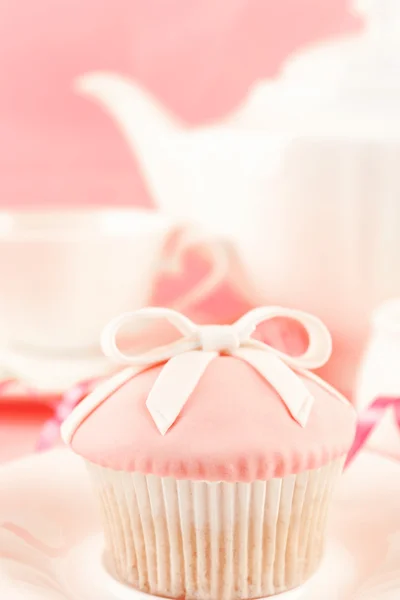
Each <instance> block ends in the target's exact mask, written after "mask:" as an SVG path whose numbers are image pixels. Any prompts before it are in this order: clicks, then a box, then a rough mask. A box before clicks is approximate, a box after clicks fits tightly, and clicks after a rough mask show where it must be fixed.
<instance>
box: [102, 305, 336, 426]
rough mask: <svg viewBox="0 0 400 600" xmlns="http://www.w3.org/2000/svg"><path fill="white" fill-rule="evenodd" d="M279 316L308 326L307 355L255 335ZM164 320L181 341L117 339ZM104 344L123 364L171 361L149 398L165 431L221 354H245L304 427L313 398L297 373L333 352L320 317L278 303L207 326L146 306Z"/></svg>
mask: <svg viewBox="0 0 400 600" xmlns="http://www.w3.org/2000/svg"><path fill="white" fill-rule="evenodd" d="M275 317H286V318H288V319H294V320H295V321H297V322H298V323H300V324H301V325H302V326H303V327H304V329H305V330H306V332H307V335H308V340H309V343H308V347H307V349H306V351H305V352H304V353H303V354H301V355H300V356H290V355H288V354H286V353H285V352H282V351H279V350H277V349H275V348H273V347H272V346H270V345H268V344H266V343H264V342H261V341H258V340H256V339H254V338H252V337H251V336H252V334H253V333H254V331H255V329H256V328H257V326H258V325H260V324H261V323H263V322H266V321H268V320H270V319H274V318H275ZM160 320H161V321H164V322H165V321H167V322H168V323H169V324H170V325H172V327H173V329H174V331H175V333H176V334H177V335H178V338H177V339H175V340H174V341H171V342H169V343H167V344H165V345H162V346H160V345H158V344H157V343H154V345H153V346H151V347H150V349H148V350H146V351H140V350H139V351H137V352H136V353H135V352H132V353H131V354H125V353H123V352H122V351H121V350H120V349H119V347H118V345H117V341H116V338H117V334H118V333H119V332H120V330H121V328H122V327H123V326H124V325H127V324H129V325H130V329H131V330H132V326H133V329H134V330H135V328H136V331H137V329H138V328H139V329H142V333H143V326H145V325H148V324H151V325H153V326H156V325H157V324H158V325H159V323H160ZM142 337H143V335H142ZM155 339H157V338H155ZM102 346H103V350H104V352H105V353H106V354H107V355H108V356H109V357H110V358H113V359H114V360H116V361H118V362H120V363H123V364H130V365H134V366H138V367H145V366H149V365H156V364H159V363H163V362H166V363H167V364H166V365H165V366H164V367H163V369H162V370H161V373H160V375H159V378H158V379H157V381H156V383H155V384H154V386H153V389H152V390H151V391H150V394H149V396H148V398H147V402H146V404H147V407H148V410H149V411H150V414H151V416H152V418H153V420H154V422H155V424H156V425H157V427H158V429H159V431H160V432H161V433H162V434H165V433H166V432H167V431H168V429H169V428H170V427H171V426H172V424H173V423H174V422H175V420H176V419H177V417H178V416H179V414H180V412H181V410H182V408H183V406H184V404H185V403H186V401H187V400H188V398H189V396H190V394H191V393H192V391H193V390H194V388H195V387H196V385H197V383H198V381H199V379H200V378H201V377H202V376H203V375H204V371H205V370H206V368H207V366H208V364H209V363H210V362H211V361H212V360H214V359H215V357H216V356H218V354H221V353H223V354H229V355H231V356H234V357H236V358H239V359H240V360H243V361H245V362H247V363H248V364H250V365H251V366H252V367H253V368H254V369H255V370H256V371H258V373H259V374H260V375H261V376H262V377H263V378H264V379H265V380H266V381H268V382H269V383H270V385H272V387H274V388H275V390H276V391H277V393H278V394H279V395H280V397H281V398H282V401H283V402H284V404H285V405H286V407H287V409H288V411H289V413H290V414H291V415H292V417H293V418H294V419H295V420H296V421H297V422H298V423H299V424H300V425H301V426H303V427H304V426H305V425H306V423H307V420H308V417H309V414H310V411H311V408H312V403H313V398H312V396H311V395H310V392H309V390H308V388H307V386H305V384H304V383H303V381H302V380H301V378H300V377H299V376H298V374H297V373H298V372H302V373H303V374H304V372H303V371H302V369H304V368H317V367H320V366H322V365H323V364H324V363H325V362H326V361H327V359H328V358H329V356H330V353H331V337H330V334H329V331H328V329H327V328H326V327H325V325H324V324H323V323H322V322H321V321H320V320H319V319H317V318H316V317H314V316H312V315H310V314H308V313H305V312H302V311H299V310H292V309H286V308H282V307H278V306H270V307H260V308H255V309H254V310H251V311H250V312H248V313H247V314H245V315H244V316H243V317H241V318H240V319H238V321H236V323H234V324H233V325H205V326H204V325H203V326H199V325H195V324H194V323H193V322H192V321H191V320H190V319H188V318H187V317H185V316H184V315H182V314H180V313H178V312H176V311H174V310H171V309H167V308H144V309H141V310H138V311H136V312H132V313H125V314H123V315H121V316H120V317H117V318H116V319H114V320H113V321H111V323H110V324H109V325H108V326H107V327H106V328H105V330H104V332H103V336H102ZM292 369H294V370H292ZM296 371H297V373H296ZM309 376H310V377H311V374H309Z"/></svg>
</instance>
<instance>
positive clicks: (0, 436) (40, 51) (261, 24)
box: [0, 0, 358, 461]
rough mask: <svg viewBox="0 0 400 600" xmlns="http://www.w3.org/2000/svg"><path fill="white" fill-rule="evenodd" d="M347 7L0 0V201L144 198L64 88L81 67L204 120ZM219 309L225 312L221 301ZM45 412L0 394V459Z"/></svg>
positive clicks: (209, 0)
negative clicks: (118, 74) (2, 399)
mask: <svg viewBox="0 0 400 600" xmlns="http://www.w3.org/2000/svg"><path fill="white" fill-rule="evenodd" d="M347 6H348V3H347V2H346V1H345V0H324V1H323V2H322V1H321V0H279V2H278V1H277V0H229V2H228V1H226V2H216V1H215V0H201V1H200V0H163V1H162V2H161V1H160V0H57V1H55V0H34V1H30V2H26V1H25V2H24V1H23V0H0V47H1V57H2V60H1V63H2V64H1V69H0V205H1V206H2V207H11V206H12V207H16V206H24V205H31V206H40V205H64V206H65V205H78V206H81V205H84V204H114V205H117V204H125V205H126V204H140V205H148V204H151V199H150V198H149V196H148V194H147V192H146V188H145V185H144V183H143V181H142V180H141V177H140V174H139V173H138V171H137V167H136V165H135V163H134V159H133V158H132V156H131V155H130V153H129V151H128V149H127V147H126V145H125V143H124V141H123V140H122V138H121V136H120V135H119V133H118V131H117V129H116V128H115V126H114V125H113V123H112V122H111V120H110V119H109V118H108V117H107V116H106V115H104V114H103V113H102V112H101V110H100V109H99V108H98V107H97V106H96V105H94V104H91V103H90V102H88V101H87V100H84V99H82V98H79V97H77V96H75V95H74V93H73V92H72V86H71V84H72V80H73V79H74V77H76V76H77V75H79V74H81V73H84V72H85V71H90V70H97V69H109V70H116V71H122V72H125V73H128V74H129V75H131V76H134V77H135V78H137V79H138V80H139V81H141V82H142V83H143V85H145V86H146V87H147V88H148V89H150V90H151V91H152V92H153V93H154V94H156V95H157V96H158V97H159V98H160V99H161V100H162V101H163V103H165V104H166V105H167V106H169V108H170V109H171V110H173V111H175V112H176V113H178V114H179V115H180V116H181V117H182V118H184V119H185V120H186V121H187V122H188V123H189V124H194V123H201V122H202V121H205V120H207V119H210V118H218V117H219V116H221V115H223V114H224V113H225V112H226V111H228V110H229V109H232V108H233V107H234V106H235V105H236V104H237V103H238V102H239V101H240V100H241V98H242V97H243V96H244V95H245V94H246V91H247V89H248V87H249V85H250V84H251V83H252V82H253V81H254V80H255V79H257V78H261V77H268V76H273V75H274V74H276V73H277V71H278V69H279V65H280V64H281V63H282V61H283V59H284V58H285V57H286V56H287V55H288V54H289V53H290V52H291V51H293V50H295V49H296V48H299V47H301V46H303V45H305V44H306V43H307V42H311V41H313V40H320V39H323V38H325V37H328V36H330V35H333V34H337V33H340V32H345V31H350V30H351V29H354V28H356V27H358V21H357V19H356V18H355V17H354V16H351V14H350V13H349V12H348V11H346V7H347ZM220 298H223V295H220ZM218 307H219V308H220V309H221V310H222V311H225V302H223V301H221V302H215V303H214V309H215V310H216V311H217V313H218ZM221 310H220V314H219V317H221V318H222V315H223V312H221ZM27 408H28V409H27ZM49 414H50V413H49V411H48V410H46V409H44V408H34V407H25V408H23V407H22V406H21V405H16V404H14V405H10V406H8V407H7V406H4V405H2V404H1V403H0V440H1V441H0V461H2V460H7V459H11V458H14V457H17V456H19V455H21V454H23V453H26V452H28V451H30V450H32V449H33V448H34V445H35V441H36V439H37V436H38V432H39V430H40V428H41V426H42V423H43V422H44V420H45V419H46V418H48V416H49Z"/></svg>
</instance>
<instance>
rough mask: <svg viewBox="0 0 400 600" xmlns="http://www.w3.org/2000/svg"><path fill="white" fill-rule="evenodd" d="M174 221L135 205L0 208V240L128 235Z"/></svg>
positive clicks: (97, 237) (76, 238) (72, 239)
mask: <svg viewBox="0 0 400 600" xmlns="http://www.w3.org/2000/svg"><path fill="white" fill-rule="evenodd" d="M173 224H174V220H173V219H171V218H170V217H169V216H168V215H166V214H165V213H163V212H161V211H159V210H157V209H154V208H145V207H134V206H133V207H121V208H112V207H110V208H108V207H97V206H93V207H84V208H62V207H61V208H54V209H53V208H51V209H50V208H37V209H16V210H0V242H4V241H6V242H12V241H23V242H26V241H35V240H39V241H46V240H51V241H52V242H53V241H56V240H60V241H63V242H65V241H76V240H82V239H85V240H88V239H90V240H93V239H102V238H105V237H107V238H112V237H127V236H129V235H132V234H133V233H144V232H146V231H147V230H154V229H156V230H157V229H161V230H163V229H164V228H167V227H169V226H172V225H173ZM177 225H178V223H177Z"/></svg>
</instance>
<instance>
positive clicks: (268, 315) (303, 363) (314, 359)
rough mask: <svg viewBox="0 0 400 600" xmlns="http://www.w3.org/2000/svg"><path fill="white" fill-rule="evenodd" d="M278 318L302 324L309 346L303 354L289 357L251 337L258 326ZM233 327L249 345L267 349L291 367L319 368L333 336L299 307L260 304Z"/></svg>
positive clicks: (330, 346) (326, 358) (325, 359)
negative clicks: (297, 308)
mask: <svg viewBox="0 0 400 600" xmlns="http://www.w3.org/2000/svg"><path fill="white" fill-rule="evenodd" d="M277 317H279V318H282V317H285V318H287V319H292V320H294V321H296V322H297V323H299V324H300V325H302V327H304V330H305V331H306V333H307V336H308V347H307V349H306V351H305V352H304V353H303V354H300V355H297V356H291V355H289V354H286V352H281V351H279V350H277V349H276V348H273V347H272V346H270V345H269V344H265V343H264V342H261V341H259V340H255V339H253V338H251V335H252V334H253V333H254V331H255V330H256V328H257V327H258V325H261V324H262V323H265V322H267V321H270V320H271V319H275V318H277ZM235 327H236V328H237V329H238V330H240V331H241V332H242V336H243V337H244V338H245V339H246V338H247V340H248V345H249V346H252V347H254V348H260V349H265V350H267V349H268V350H270V351H272V352H273V353H274V354H276V355H277V356H279V357H280V358H282V359H283V360H284V361H285V362H286V364H288V365H290V366H292V367H294V368H303V369H317V368H318V367H322V366H323V365H324V364H325V363H326V362H327V360H328V359H329V357H330V355H331V352H332V338H331V335H330V333H329V330H328V328H327V327H326V326H325V325H324V323H323V322H322V321H321V320H320V319H318V318H317V317H314V316H313V315H311V314H309V313H307V312H304V311H301V310H295V309H291V308H283V307H281V306H260V307H258V308H254V309H253V310H250V311H249V312H248V313H246V314H245V315H243V317H241V318H240V319H239V320H238V321H236V323H235Z"/></svg>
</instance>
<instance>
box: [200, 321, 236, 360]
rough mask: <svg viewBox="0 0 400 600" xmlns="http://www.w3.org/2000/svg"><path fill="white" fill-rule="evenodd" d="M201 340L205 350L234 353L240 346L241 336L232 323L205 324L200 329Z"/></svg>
mask: <svg viewBox="0 0 400 600" xmlns="http://www.w3.org/2000/svg"><path fill="white" fill-rule="evenodd" d="M198 336H199V342H200V346H201V348H202V350H204V351H205V352H220V353H222V352H223V353H227V354H229V353H232V352H235V350H238V349H239V348H240V344H241V342H240V337H239V335H238V333H237V331H236V330H235V329H234V328H233V327H231V326H230V325H203V326H202V327H199V330H198Z"/></svg>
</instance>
